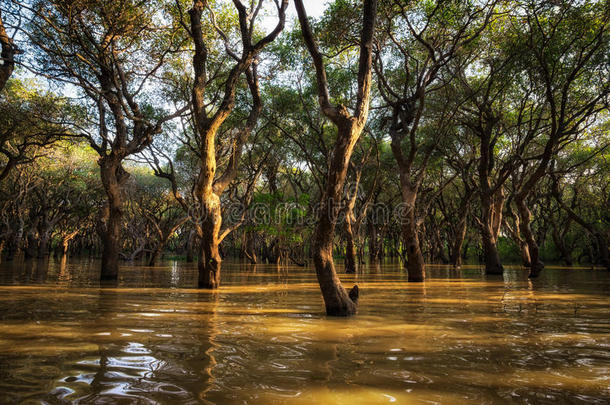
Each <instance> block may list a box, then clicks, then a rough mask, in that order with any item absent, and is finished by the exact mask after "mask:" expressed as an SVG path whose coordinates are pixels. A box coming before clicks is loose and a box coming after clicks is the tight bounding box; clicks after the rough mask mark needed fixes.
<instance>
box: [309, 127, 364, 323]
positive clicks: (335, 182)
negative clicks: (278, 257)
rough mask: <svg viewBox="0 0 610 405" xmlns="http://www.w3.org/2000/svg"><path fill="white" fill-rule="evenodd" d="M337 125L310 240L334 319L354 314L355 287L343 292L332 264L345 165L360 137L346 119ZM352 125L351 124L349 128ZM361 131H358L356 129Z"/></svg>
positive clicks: (317, 269) (325, 296)
mask: <svg viewBox="0 0 610 405" xmlns="http://www.w3.org/2000/svg"><path fill="white" fill-rule="evenodd" d="M346 121H347V122H346V123H345V124H344V125H342V126H339V128H338V129H339V131H338V134H337V140H336V143H335V148H334V150H333V155H332V160H331V163H330V167H329V170H328V175H327V185H326V189H325V190H324V193H323V195H322V197H321V200H320V213H319V216H318V222H317V224H316V228H315V231H314V237H313V261H314V264H315V267H316V275H317V277H318V282H319V284H320V289H321V290H322V296H323V298H324V304H325V306H326V313H327V314H328V315H335V316H349V315H353V314H355V313H356V310H357V306H356V305H357V302H358V286H354V287H353V288H352V290H351V291H350V292H349V294H348V293H347V291H346V290H345V288H343V286H342V285H341V281H340V280H339V277H337V273H336V271H335V264H334V261H333V241H334V236H335V225H336V222H337V216H338V209H339V207H338V202H339V201H340V200H341V192H342V190H343V184H344V182H345V177H346V175H347V166H348V162H349V158H350V156H351V153H352V151H353V147H354V145H355V143H356V141H357V140H358V137H359V135H360V133H359V131H358V129H357V128H354V127H353V121H350V120H348V119H346ZM350 124H352V125H350ZM360 130H361V129H360Z"/></svg>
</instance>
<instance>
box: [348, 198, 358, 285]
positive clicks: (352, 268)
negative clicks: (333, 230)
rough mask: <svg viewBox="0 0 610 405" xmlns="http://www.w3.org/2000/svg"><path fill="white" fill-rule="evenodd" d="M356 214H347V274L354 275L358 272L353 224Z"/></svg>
mask: <svg viewBox="0 0 610 405" xmlns="http://www.w3.org/2000/svg"><path fill="white" fill-rule="evenodd" d="M353 221H354V214H353V213H352V212H351V210H348V212H346V214H345V272H346V273H350V274H353V273H355V272H356V271H357V270H358V261H357V257H356V245H355V243H354V232H353V229H352V223H353Z"/></svg>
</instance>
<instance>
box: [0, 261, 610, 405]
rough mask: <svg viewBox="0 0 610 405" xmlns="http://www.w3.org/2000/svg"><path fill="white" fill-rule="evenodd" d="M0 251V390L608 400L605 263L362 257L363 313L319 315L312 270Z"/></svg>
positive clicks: (91, 399)
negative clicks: (116, 264)
mask: <svg viewBox="0 0 610 405" xmlns="http://www.w3.org/2000/svg"><path fill="white" fill-rule="evenodd" d="M223 265H224V267H223V271H224V274H223V286H222V287H221V288H220V289H219V290H218V291H217V292H209V291H201V290H197V289H193V288H192V287H193V286H194V285H195V283H196V270H195V266H194V265H188V264H184V263H164V264H163V265H162V266H159V267H154V268H147V267H139V266H125V267H122V268H121V274H120V280H119V283H118V285H116V286H110V287H108V286H103V287H100V285H99V283H98V282H97V279H98V270H97V269H98V266H99V263H98V262H87V261H79V260H75V259H68V263H65V262H61V261H60V262H55V261H53V260H52V261H51V262H38V261H32V262H26V263H23V262H16V263H12V264H7V263H2V264H0V403H1V404H17V403H25V404H30V403H32V404H33V403H49V404H62V403H72V402H78V403H96V404H97V403H104V404H105V403H118V404H132V403H133V404H173V403H176V404H178V403H179V404H197V403H215V404H232V403H251V404H270V403H273V404H309V403H311V404H314V403H315V404H321V403H345V404H349V405H356V404H372V403H403V404H404V403H443V404H454V403H455V404H464V403H473V404H481V403H528V404H529V403H553V404H557V403H600V404H602V403H608V401H610V334H609V333H610V320H609V314H610V302H609V300H608V298H609V294H608V292H609V291H610V274H609V273H607V272H605V271H603V270H590V269H567V268H563V269H562V268H547V269H546V270H545V271H544V273H543V275H542V276H541V278H540V279H539V280H535V281H529V280H528V279H527V277H526V271H525V270H523V269H520V268H509V269H508V270H507V272H506V273H505V275H504V277H486V276H484V275H483V274H482V271H481V269H480V268H479V267H476V266H467V267H465V268H464V269H462V270H461V271H455V270H451V269H449V268H445V267H441V266H431V268H430V269H429V274H428V279H427V281H426V282H425V283H423V284H412V283H411V284H410V283H407V281H406V275H405V273H404V272H403V271H401V270H400V269H399V266H398V265H396V264H384V265H382V266H379V265H378V266H369V267H365V268H364V269H363V272H362V273H361V274H358V275H355V276H346V275H342V277H341V278H342V280H343V282H344V283H345V284H346V286H348V287H351V285H353V284H354V282H357V283H358V284H359V286H360V287H361V301H360V309H359V314H358V315H357V316H356V317H354V318H349V319H336V318H327V317H326V316H325V315H324V311H323V305H322V299H321V296H320V293H319V289H318V286H317V283H316V280H315V275H314V272H313V269H311V268H299V267H279V268H278V267H277V266H273V265H257V266H252V265H244V264H239V263H228V262H225V263H223Z"/></svg>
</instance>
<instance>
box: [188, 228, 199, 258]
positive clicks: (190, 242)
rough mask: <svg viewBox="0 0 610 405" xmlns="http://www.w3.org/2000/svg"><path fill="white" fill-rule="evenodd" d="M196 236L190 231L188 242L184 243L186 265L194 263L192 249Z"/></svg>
mask: <svg viewBox="0 0 610 405" xmlns="http://www.w3.org/2000/svg"><path fill="white" fill-rule="evenodd" d="M196 236H197V234H196V233H195V231H191V232H189V238H188V241H187V242H186V262H187V263H193V262H194V261H195V257H194V256H195V255H194V254H193V251H194V250H195V249H194V246H193V245H194V244H195V237H196Z"/></svg>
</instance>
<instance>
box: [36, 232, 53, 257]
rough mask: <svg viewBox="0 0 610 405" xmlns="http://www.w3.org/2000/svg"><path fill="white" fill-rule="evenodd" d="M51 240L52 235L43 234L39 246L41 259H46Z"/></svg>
mask: <svg viewBox="0 0 610 405" xmlns="http://www.w3.org/2000/svg"><path fill="white" fill-rule="evenodd" d="M49 238H50V235H49V234H48V233H47V232H45V233H43V235H42V237H41V238H40V243H39V244H38V258H39V259H44V258H45V257H47V254H48V253H49Z"/></svg>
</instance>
